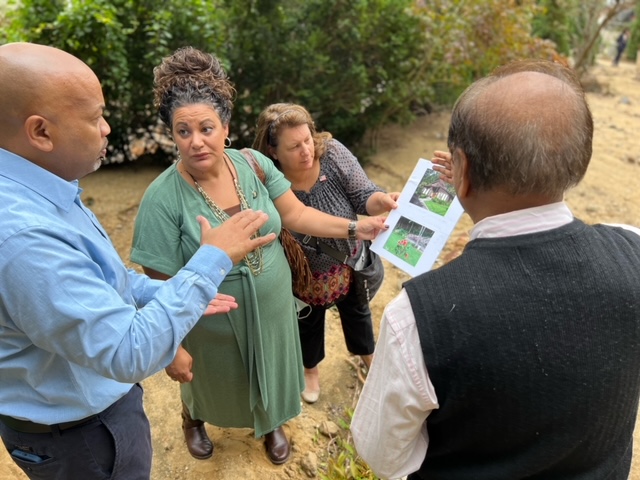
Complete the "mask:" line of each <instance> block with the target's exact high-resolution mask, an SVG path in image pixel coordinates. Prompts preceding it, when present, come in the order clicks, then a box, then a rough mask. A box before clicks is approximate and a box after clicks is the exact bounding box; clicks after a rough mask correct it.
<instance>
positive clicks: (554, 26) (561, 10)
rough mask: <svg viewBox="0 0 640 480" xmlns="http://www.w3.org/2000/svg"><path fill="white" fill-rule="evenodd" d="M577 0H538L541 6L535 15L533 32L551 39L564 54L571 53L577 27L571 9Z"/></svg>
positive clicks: (559, 51)
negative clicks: (573, 22) (573, 35)
mask: <svg viewBox="0 0 640 480" xmlns="http://www.w3.org/2000/svg"><path fill="white" fill-rule="evenodd" d="M574 3H575V0H569V1H567V0H538V2H537V4H538V6H539V7H540V9H539V10H538V13H536V14H535V15H534V17H533V21H532V33H533V34H534V35H535V36H537V37H540V38H544V39H548V40H551V41H552V42H553V43H555V45H556V50H557V51H558V53H561V54H562V55H565V56H567V57H568V56H569V55H570V54H571V45H572V34H573V31H574V29H575V27H574V25H573V24H572V20H571V16H570V11H571V10H572V7H573V5H572V4H574Z"/></svg>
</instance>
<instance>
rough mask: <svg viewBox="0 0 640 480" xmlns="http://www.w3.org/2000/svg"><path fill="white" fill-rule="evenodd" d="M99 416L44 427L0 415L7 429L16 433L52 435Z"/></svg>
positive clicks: (0, 420)
mask: <svg viewBox="0 0 640 480" xmlns="http://www.w3.org/2000/svg"><path fill="white" fill-rule="evenodd" d="M97 417H98V415H91V416H90V417H87V418H83V419H82V420H76V421H74V422H62V423H56V424H54V425H43V424H41V423H34V422H30V421H29V420H18V419H17V418H13V417H8V416H6V415H0V422H2V423H4V424H5V425H6V426H7V427H9V428H10V429H12V430H15V431H16V432H22V433H51V432H54V431H56V430H69V429H70V428H73V427H78V426H80V425H83V424H85V423H88V422H90V421H91V420H93V419H95V418H97Z"/></svg>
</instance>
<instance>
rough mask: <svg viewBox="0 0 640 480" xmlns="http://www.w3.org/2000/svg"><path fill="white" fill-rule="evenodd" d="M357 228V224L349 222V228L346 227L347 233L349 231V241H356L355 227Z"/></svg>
mask: <svg viewBox="0 0 640 480" xmlns="http://www.w3.org/2000/svg"><path fill="white" fill-rule="evenodd" d="M357 226H358V222H353V221H351V222H349V227H348V231H349V240H355V239H356V227H357Z"/></svg>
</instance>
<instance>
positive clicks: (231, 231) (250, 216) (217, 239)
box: [197, 210, 276, 264]
mask: <svg viewBox="0 0 640 480" xmlns="http://www.w3.org/2000/svg"><path fill="white" fill-rule="evenodd" d="M268 218H269V217H268V216H267V214H266V213H264V212H260V211H255V210H243V211H241V212H239V213H236V214H235V215H234V216H232V217H231V218H230V219H229V220H227V221H226V222H224V223H223V224H222V225H220V226H219V227H216V228H211V225H210V224H209V222H208V220H207V219H206V218H204V217H203V216H198V218H197V220H198V223H199V224H200V244H201V245H213V246H215V247H218V248H219V249H221V250H223V251H224V252H225V253H226V254H227V255H229V258H231V261H232V262H233V263H234V264H236V263H238V262H239V261H240V260H242V258H244V256H245V255H246V254H247V253H249V252H251V251H253V250H255V249H256V248H258V247H261V246H263V245H266V244H268V243H270V242H272V241H274V240H275V238H276V234H275V233H270V234H268V235H265V236H263V237H256V238H253V239H252V238H251V236H252V235H254V234H255V233H257V232H258V229H260V227H262V226H263V225H264V224H265V223H266V222H267V220H268Z"/></svg>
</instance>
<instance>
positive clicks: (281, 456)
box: [264, 427, 291, 465]
mask: <svg viewBox="0 0 640 480" xmlns="http://www.w3.org/2000/svg"><path fill="white" fill-rule="evenodd" d="M264 445H265V447H266V448H267V456H268V457H269V460H271V463H273V464H274V465H282V464H283V463H284V462H286V461H287V460H289V455H291V447H290V445H289V440H287V436H286V435H285V434H284V430H283V429H282V427H278V428H276V429H275V430H274V431H273V432H269V433H267V434H266V435H265V436H264Z"/></svg>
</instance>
